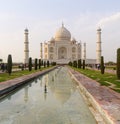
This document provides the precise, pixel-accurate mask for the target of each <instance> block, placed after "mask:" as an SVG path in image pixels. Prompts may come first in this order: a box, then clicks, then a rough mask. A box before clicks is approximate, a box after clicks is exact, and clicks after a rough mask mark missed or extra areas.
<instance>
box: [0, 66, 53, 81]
mask: <svg viewBox="0 0 120 124" xmlns="http://www.w3.org/2000/svg"><path fill="white" fill-rule="evenodd" d="M51 67H52V66H51ZM51 67H46V68H41V69H38V70H34V69H32V71H29V70H23V71H21V70H20V71H14V72H12V73H11V75H10V76H9V74H8V73H1V74H0V82H3V81H7V80H11V79H14V78H17V77H21V76H24V75H28V74H32V73H35V72H38V71H42V70H45V69H48V68H51Z"/></svg>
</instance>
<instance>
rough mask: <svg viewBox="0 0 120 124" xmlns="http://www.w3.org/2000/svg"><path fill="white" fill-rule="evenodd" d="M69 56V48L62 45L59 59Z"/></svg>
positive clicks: (59, 50)
mask: <svg viewBox="0 0 120 124" xmlns="http://www.w3.org/2000/svg"><path fill="white" fill-rule="evenodd" d="M66 58H67V49H66V48H65V47H60V48H59V49H58V59H66Z"/></svg>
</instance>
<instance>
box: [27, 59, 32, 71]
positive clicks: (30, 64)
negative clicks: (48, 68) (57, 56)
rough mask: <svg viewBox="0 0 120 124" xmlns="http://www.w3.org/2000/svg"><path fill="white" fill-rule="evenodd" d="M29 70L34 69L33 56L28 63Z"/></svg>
mask: <svg viewBox="0 0 120 124" xmlns="http://www.w3.org/2000/svg"><path fill="white" fill-rule="evenodd" d="M28 68H29V71H31V70H32V58H31V57H30V58H29V64H28Z"/></svg>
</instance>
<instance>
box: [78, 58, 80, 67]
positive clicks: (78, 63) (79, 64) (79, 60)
mask: <svg viewBox="0 0 120 124" xmlns="http://www.w3.org/2000/svg"><path fill="white" fill-rule="evenodd" d="M78 68H81V59H79V60H78Z"/></svg>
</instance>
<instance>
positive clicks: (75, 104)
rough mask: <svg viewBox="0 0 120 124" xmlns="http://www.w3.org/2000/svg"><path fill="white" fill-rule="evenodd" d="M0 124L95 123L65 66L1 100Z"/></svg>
mask: <svg viewBox="0 0 120 124" xmlns="http://www.w3.org/2000/svg"><path fill="white" fill-rule="evenodd" d="M0 124H96V121H95V119H94V117H93V116H92V114H91V112H90V111H89V109H88V106H87V105H86V104H85V102H84V100H83V98H82V96H81V95H80V92H79V90H78V89H77V85H76V83H75V82H74V81H73V80H72V79H71V78H70V75H69V73H68V72H67V69H66V68H65V67H60V68H58V69H56V70H54V71H52V72H50V73H48V74H45V75H44V76H40V77H38V78H37V79H36V80H34V81H32V82H29V83H28V84H27V85H25V86H24V87H23V88H21V89H20V90H18V91H16V92H15V93H14V94H10V95H9V96H7V97H6V98H4V99H2V100H1V101H0Z"/></svg>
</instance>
